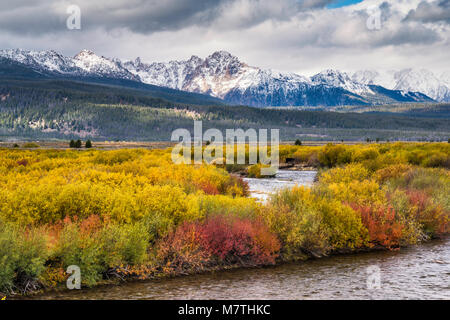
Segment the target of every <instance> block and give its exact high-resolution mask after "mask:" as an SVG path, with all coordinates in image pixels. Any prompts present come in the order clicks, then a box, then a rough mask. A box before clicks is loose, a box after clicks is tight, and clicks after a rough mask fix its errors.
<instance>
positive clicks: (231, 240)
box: [159, 216, 280, 270]
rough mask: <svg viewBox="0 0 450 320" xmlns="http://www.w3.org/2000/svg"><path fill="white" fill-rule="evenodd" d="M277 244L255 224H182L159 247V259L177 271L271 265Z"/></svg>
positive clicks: (231, 221)
mask: <svg viewBox="0 0 450 320" xmlns="http://www.w3.org/2000/svg"><path fill="white" fill-rule="evenodd" d="M279 249H280V243H279V242H278V240H277V238H276V237H275V235H273V234H272V233H270V232H269V230H268V229H267V227H266V226H265V225H264V224H262V223H260V222H256V221H251V220H249V219H241V218H237V217H227V218H226V217H223V216H215V217H211V218H208V219H207V220H206V221H205V222H203V223H199V222H197V223H184V224H183V225H181V226H179V227H178V228H177V230H176V231H175V232H174V233H172V234H171V235H170V236H169V237H168V238H167V239H166V240H165V241H164V242H163V243H161V247H160V251H159V253H160V258H162V259H163V260H164V261H165V262H166V264H168V265H171V266H172V267H173V268H175V269H177V270H185V269H187V268H190V269H201V267H202V266H205V265H208V264H210V263H212V262H213V260H212V258H215V261H216V262H218V263H225V264H236V263H238V264H241V265H264V264H274V263H275V259H276V257H277V256H278V254H277V252H278V251H279Z"/></svg>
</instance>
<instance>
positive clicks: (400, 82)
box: [0, 49, 449, 107]
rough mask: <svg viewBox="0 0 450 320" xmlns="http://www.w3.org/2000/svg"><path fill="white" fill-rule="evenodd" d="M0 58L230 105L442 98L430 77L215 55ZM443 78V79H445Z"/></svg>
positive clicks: (18, 53)
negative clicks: (265, 65) (308, 73)
mask: <svg viewBox="0 0 450 320" xmlns="http://www.w3.org/2000/svg"><path fill="white" fill-rule="evenodd" d="M0 57H3V58H6V59H10V60H13V61H16V62H18V63H21V64H23V65H25V66H27V67H29V68H32V69H33V70H37V71H39V72H41V73H46V74H50V75H53V76H55V75H56V76H65V77H70V76H74V77H77V78H80V77H86V78H113V79H124V80H131V81H136V82H141V83H145V84H151V85H156V86H161V87H167V88H172V89H177V90H183V91H188V92H195V93H202V94H207V95H210V96H213V97H217V98H220V99H223V100H225V101H226V102H228V103H232V104H245V105H251V106H260V107H262V106H334V105H345V104H351V105H356V104H363V105H366V104H385V103H394V102H416V101H420V102H423V101H432V100H431V99H430V98H429V97H427V96H425V95H423V94H420V93H418V92H417V91H420V92H424V93H431V94H433V97H437V98H441V96H442V95H443V96H444V97H445V96H446V93H445V92H444V91H442V92H441V91H439V92H438V93H436V92H434V91H432V90H430V88H431V87H433V88H434V87H435V86H436V83H434V82H431V81H430V79H432V78H431V76H430V77H428V78H427V79H426V80H427V81H425V83H424V82H421V81H413V80H412V79H421V78H420V77H418V76H416V75H410V74H405V75H403V76H400V75H399V76H397V74H396V73H395V74H394V76H393V77H386V79H391V78H392V79H394V80H392V83H391V82H389V81H390V80H389V81H385V80H384V79H383V81H381V80H380V79H382V77H381V76H380V75H379V74H378V73H376V72H372V71H365V72H360V73H356V74H354V75H353V77H350V76H349V75H348V74H347V73H345V72H340V71H336V70H326V71H323V72H321V73H319V74H317V75H315V76H313V77H311V78H307V77H304V76H302V75H299V74H295V73H282V72H278V71H274V70H268V69H261V68H258V67H253V66H249V65H248V64H246V63H244V62H242V61H240V60H239V59H238V58H237V57H235V56H233V55H231V54H230V53H228V52H226V51H218V52H215V53H213V54H211V55H210V56H208V57H206V58H205V59H202V58H200V57H197V56H192V57H191V58H190V59H188V60H184V61H171V62H167V63H144V62H142V60H141V59H140V58H137V59H136V60H134V61H124V62H122V61H120V60H118V59H110V58H106V57H103V56H98V55H96V54H95V53H94V52H92V51H89V50H82V51H81V52H80V53H78V54H77V55H75V56H74V57H66V56H63V55H61V54H59V53H57V52H55V51H40V52H37V51H27V50H20V49H13V50H0ZM421 74H423V73H421ZM444 76H445V77H447V78H448V77H449V75H448V74H445V75H443V77H444ZM380 82H382V83H380ZM394 82H395V84H394ZM386 88H387V89H386ZM422 90H423V91H422ZM439 90H441V89H439ZM442 90H444V89H442Z"/></svg>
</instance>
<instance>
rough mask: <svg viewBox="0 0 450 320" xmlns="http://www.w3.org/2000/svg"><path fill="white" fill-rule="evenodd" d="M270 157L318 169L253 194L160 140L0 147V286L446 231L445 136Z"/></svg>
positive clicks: (157, 272)
mask: <svg viewBox="0 0 450 320" xmlns="http://www.w3.org/2000/svg"><path fill="white" fill-rule="evenodd" d="M280 158H281V160H282V161H283V160H285V159H287V158H289V159H294V161H295V162H296V163H299V164H303V165H305V166H306V165H307V166H309V167H315V168H317V169H318V171H319V173H318V181H317V182H316V183H315V185H314V186H313V187H311V188H305V187H295V188H293V189H291V190H283V191H280V192H279V193H278V194H275V195H274V196H273V197H272V198H271V199H270V200H269V201H268V202H267V203H264V204H262V203H259V202H257V201H256V200H255V199H253V198H249V190H248V186H247V184H246V183H245V182H244V181H243V180H242V179H241V178H239V177H237V176H235V175H233V174H231V173H230V171H233V168H232V167H230V166H214V165H206V164H204V165H195V166H194V165H175V164H173V163H172V160H171V149H170V148H166V149H153V150H149V149H135V148H130V149H117V150H98V149H89V150H82V151H81V150H64V149H42V148H34V149H20V148H15V149H13V148H3V149H0V293H2V294H4V295H12V294H27V293H30V292H36V291H39V290H45V289H51V288H59V287H62V286H63V285H65V282H66V280H67V277H68V275H67V274H66V269H67V267H68V266H70V265H78V266H79V267H80V268H81V275H82V284H83V286H87V287H89V286H94V285H98V284H102V283H105V282H111V281H113V282H115V281H122V280H127V279H153V278H159V277H166V276H174V275H184V274H190V273H197V272H203V271H208V270H220V269H228V268H233V267H252V266H264V265H273V264H276V263H280V262H285V261H298V260H305V259H308V258H311V257H323V256H326V255H328V254H330V253H340V252H345V253H347V252H359V251H367V250H373V249H385V250H399V249H400V248H401V247H403V246H407V245H412V244H418V243H421V242H424V241H428V240H430V239H433V238H437V237H443V236H445V235H447V234H448V233H449V230H450V226H449V213H450V198H449V196H448V195H449V194H450V174H449V168H450V144H449V143H383V144H366V145H343V144H342V145H333V144H327V145H323V146H291V145H284V146H280ZM250 171H255V167H253V168H250ZM255 175H256V176H257V173H256V174H255Z"/></svg>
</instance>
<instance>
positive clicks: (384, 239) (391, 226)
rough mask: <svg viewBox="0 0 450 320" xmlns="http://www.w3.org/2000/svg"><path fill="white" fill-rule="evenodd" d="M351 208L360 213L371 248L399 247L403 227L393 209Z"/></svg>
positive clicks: (355, 206) (382, 207)
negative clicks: (378, 246) (376, 246)
mask: <svg viewBox="0 0 450 320" xmlns="http://www.w3.org/2000/svg"><path fill="white" fill-rule="evenodd" d="M353 208H354V209H355V210H357V211H359V212H360V213H361V220H362V223H363V224H364V226H365V227H366V228H367V230H368V232H369V241H370V245H371V246H375V245H380V246H383V247H386V248H388V249H392V248H395V247H399V246H400V240H401V237H402V230H403V225H402V224H401V223H400V222H399V221H397V219H396V216H395V211H394V209H392V208H391V207H384V206H378V207H371V206H358V205H353Z"/></svg>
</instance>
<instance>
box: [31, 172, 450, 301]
mask: <svg viewBox="0 0 450 320" xmlns="http://www.w3.org/2000/svg"><path fill="white" fill-rule="evenodd" d="M314 177H315V172H313V171H279V172H278V174H277V176H276V177H275V178H273V179H246V180H247V181H248V183H249V186H250V190H251V193H252V196H255V197H257V198H259V199H260V200H262V201H265V200H266V199H267V197H268V195H269V194H270V192H272V191H274V190H277V189H279V188H282V187H291V186H293V185H295V184H300V185H311V184H312V183H313V181H314ZM368 272H369V273H368ZM368 279H375V282H370V283H375V284H379V286H375V287H373V286H372V287H370V286H369V285H368ZM377 279H378V280H379V281H377ZM370 283H369V284H370ZM32 298H37V299H244V300H245V299H274V300H276V299H293V300H295V299H447V300H448V299H450V239H445V240H436V241H432V242H429V243H426V244H423V245H420V246H413V247H409V248H404V249H402V250H401V251H392V252H391V251H378V252H370V253H363V254H354V255H341V256H332V257H328V258H323V259H317V260H309V261H306V262H300V263H291V264H283V265H279V266H274V267H267V268H259V269H238V270H232V271H221V272H215V273H207V274H201V275H192V276H185V277H177V278H172V279H162V280H153V281H143V282H133V283H125V284H123V285H120V286H102V287H97V288H93V289H88V290H75V291H68V290H67V291H63V292H58V293H54V292H48V293H45V294H43V295H41V296H35V297H32Z"/></svg>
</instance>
